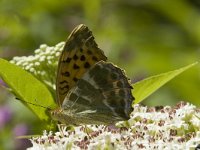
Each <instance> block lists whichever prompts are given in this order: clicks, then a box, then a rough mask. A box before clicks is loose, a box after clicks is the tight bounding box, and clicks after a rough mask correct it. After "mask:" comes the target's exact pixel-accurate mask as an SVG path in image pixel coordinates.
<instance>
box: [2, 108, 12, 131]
mask: <svg viewBox="0 0 200 150" xmlns="http://www.w3.org/2000/svg"><path fill="white" fill-rule="evenodd" d="M11 118H12V111H11V110H10V108H9V107H8V106H0V130H2V129H3V128H4V126H5V125H6V124H7V123H8V122H9V121H10V120H11Z"/></svg>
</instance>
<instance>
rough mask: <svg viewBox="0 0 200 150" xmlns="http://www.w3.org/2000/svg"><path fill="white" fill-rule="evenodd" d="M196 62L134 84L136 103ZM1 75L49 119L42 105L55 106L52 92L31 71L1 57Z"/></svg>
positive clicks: (16, 93)
mask: <svg viewBox="0 0 200 150" xmlns="http://www.w3.org/2000/svg"><path fill="white" fill-rule="evenodd" d="M196 64H197V63H193V64H191V65H188V66H186V67H182V68H180V69H178V70H174V71H170V72H167V73H163V74H160V75H156V76H153V77H149V78H147V79H144V80H142V81H140V82H137V83H135V84H134V85H133V86H134V90H133V95H134V97H135V98H136V101H135V103H139V102H141V101H142V100H144V99H145V98H146V97H148V96H149V95H150V94H152V93H153V92H155V91H156V90H157V89H159V88H160V87H161V86H162V85H164V84H165V83H167V82H169V81H170V80H171V79H173V78H174V77H175V76H177V75H179V74H181V73H182V72H184V71H185V70H187V69H189V68H190V67H192V66H194V65H196ZM0 76H1V77H2V79H3V80H4V81H5V82H6V83H7V84H8V85H9V87H10V88H11V90H12V92H13V93H14V94H15V95H16V96H17V97H18V98H20V99H21V100H22V102H23V101H26V102H28V103H24V104H25V105H26V106H28V107H29V108H30V109H31V110H32V111H33V112H34V113H35V114H36V115H37V116H38V117H39V118H40V119H41V120H45V121H47V120H48V119H49V116H48V115H47V114H46V109H45V108H43V107H40V106H44V107H49V106H55V103H54V100H53V98H52V95H51V93H50V92H49V91H48V89H47V87H46V86H45V85H44V84H43V83H41V82H40V81H39V80H37V79H36V78H35V77H34V76H32V75H31V74H30V73H28V72H26V71H24V70H23V69H21V68H20V67H18V66H16V65H14V64H11V63H9V62H7V61H6V60H4V59H0ZM33 104H36V105H33ZM37 105H39V106H37Z"/></svg>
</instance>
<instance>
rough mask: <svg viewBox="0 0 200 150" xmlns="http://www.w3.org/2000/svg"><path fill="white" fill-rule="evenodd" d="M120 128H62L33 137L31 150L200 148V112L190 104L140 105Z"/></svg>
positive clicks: (101, 126) (136, 106) (160, 149)
mask: <svg viewBox="0 0 200 150" xmlns="http://www.w3.org/2000/svg"><path fill="white" fill-rule="evenodd" d="M125 125H126V126H125ZM117 126H118V127H116V126H104V125H87V126H78V127H74V130H73V131H71V130H66V127H64V128H61V127H60V126H59V127H60V131H59V132H56V133H55V134H53V133H52V132H50V133H47V132H46V131H45V132H44V134H43V136H41V137H37V138H32V139H31V141H32V144H33V147H31V148H28V150H41V149H43V150H57V149H63V150H64V149H76V150H78V149H92V150H93V149H99V150H101V149H107V150H114V149H119V150H124V149H145V150H183V149H184V150H190V149H191V150H192V149H194V150H197V149H198V148H200V109H197V108H196V107H195V106H194V105H191V104H188V103H187V104H186V103H184V102H180V103H178V104H177V105H176V106H175V107H173V108H172V107H169V106H166V107H152V108H147V107H143V106H140V105H138V104H137V105H134V111H133V112H132V114H131V118H130V119H129V120H128V121H126V122H120V123H118V124H117ZM119 126H120V127H119Z"/></svg>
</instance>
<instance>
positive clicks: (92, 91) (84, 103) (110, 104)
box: [62, 61, 134, 121]
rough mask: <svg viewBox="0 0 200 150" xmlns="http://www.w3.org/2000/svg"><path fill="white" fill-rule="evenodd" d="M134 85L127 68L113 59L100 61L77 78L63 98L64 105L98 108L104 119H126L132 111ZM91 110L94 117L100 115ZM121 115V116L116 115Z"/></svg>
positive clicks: (65, 106) (95, 109) (77, 107)
mask: <svg viewBox="0 0 200 150" xmlns="http://www.w3.org/2000/svg"><path fill="white" fill-rule="evenodd" d="M131 89H132V87H131V85H130V82H129V80H128V79H127V77H126V75H125V73H124V71H123V70H121V69H120V68H118V67H117V66H115V65H113V64H112V63H108V62H104V61H100V62H97V63H96V64H95V65H94V66H93V67H91V68H90V69H89V70H88V71H87V72H86V73H85V74H84V75H83V77H82V78H81V79H80V80H79V81H78V82H77V84H76V86H74V87H73V88H72V89H71V90H70V92H69V93H68V95H67V96H66V99H65V101H64V102H63V106H62V107H63V109H69V108H70V109H76V110H77V112H81V111H84V110H93V111H96V112H95V114H101V115H102V116H103V117H104V119H105V118H106V117H107V119H111V120H112V119H113V120H115V121H117V120H125V119H128V118H129V114H130V112H131V111H132V107H131V103H132V101H133V99H134V98H133V96H132V94H131ZM101 115H99V117H96V115H94V114H91V116H90V117H93V116H95V117H94V118H93V120H94V121H95V119H97V120H101V119H100V116H101ZM116 118H118V119H116Z"/></svg>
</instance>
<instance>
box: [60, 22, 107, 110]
mask: <svg viewBox="0 0 200 150" xmlns="http://www.w3.org/2000/svg"><path fill="white" fill-rule="evenodd" d="M106 59H107V58H106V56H105V55H104V53H103V51H102V50H101V49H99V48H98V46H97V44H96V42H95V41H94V37H93V35H92V32H91V31H90V30H89V29H88V27H87V26H85V25H83V24H81V25H79V26H77V27H76V28H75V29H74V30H73V31H72V33H71V34H70V35H69V37H68V39H67V41H66V44H65V46H64V49H63V51H62V54H61V56H60V60H59V64H58V72H57V80H56V91H57V101H58V104H59V105H60V106H61V105H62V103H63V101H64V99H65V97H66V95H67V93H68V92H69V90H70V89H71V88H72V87H73V86H74V85H75V84H76V82H77V81H78V80H79V79H80V78H81V77H82V76H83V74H84V73H85V72H87V70H88V69H90V68H91V66H93V65H94V64H95V63H96V62H98V61H100V60H106Z"/></svg>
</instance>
